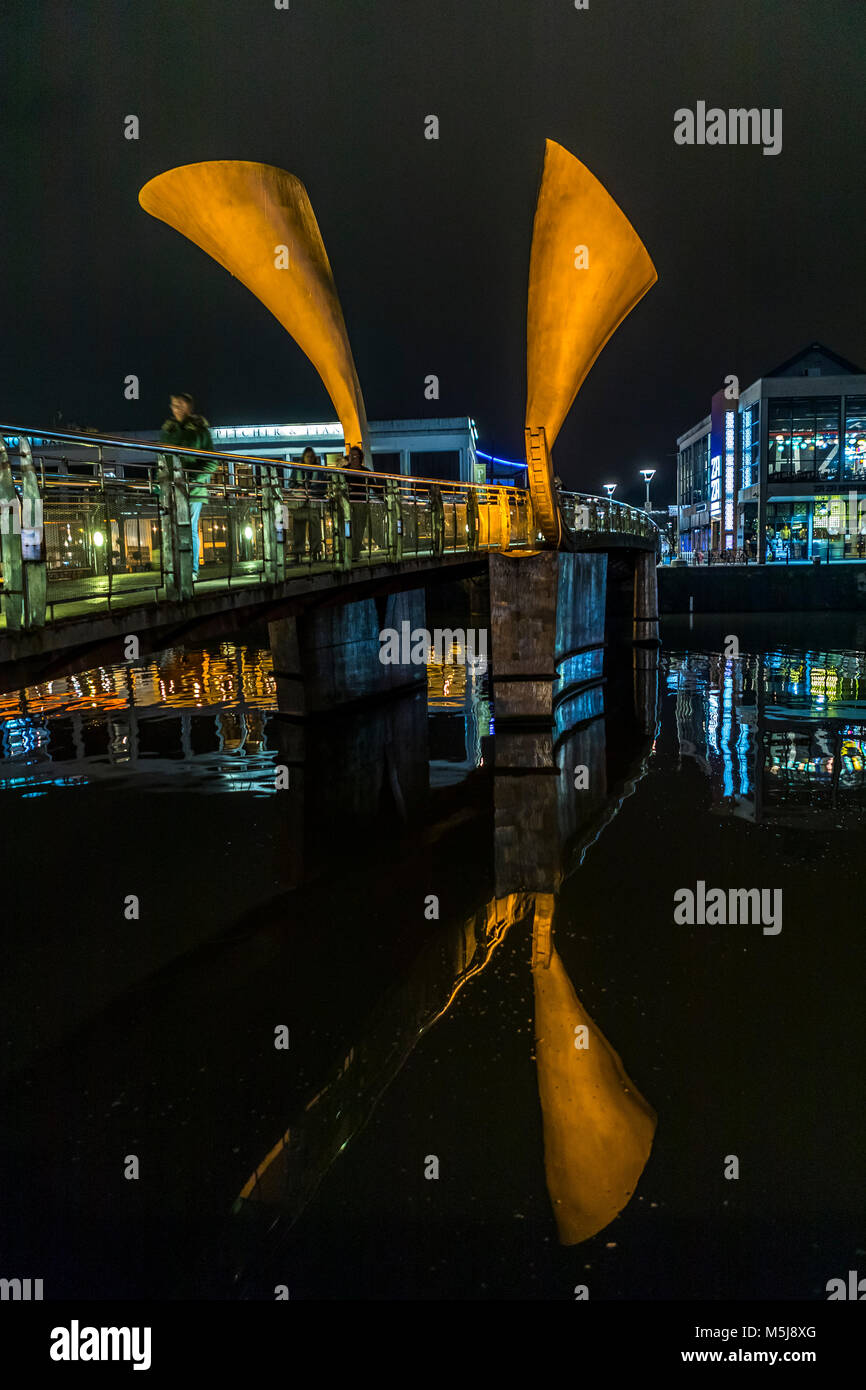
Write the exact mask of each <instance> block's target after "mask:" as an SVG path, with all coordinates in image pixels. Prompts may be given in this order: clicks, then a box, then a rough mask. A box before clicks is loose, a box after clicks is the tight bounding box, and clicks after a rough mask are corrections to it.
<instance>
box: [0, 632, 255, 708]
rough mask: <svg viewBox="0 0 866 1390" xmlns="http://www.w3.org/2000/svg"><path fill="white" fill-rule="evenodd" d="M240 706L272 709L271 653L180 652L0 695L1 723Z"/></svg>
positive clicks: (231, 648) (224, 648) (232, 650)
mask: <svg viewBox="0 0 866 1390" xmlns="http://www.w3.org/2000/svg"><path fill="white" fill-rule="evenodd" d="M241 701H242V702H243V703H244V704H245V705H247V706H251V707H253V708H257V709H263V710H266V709H273V708H274V707H275V704H276V682H275V680H274V674H273V660H272V658H271V653H270V651H269V650H268V649H267V648H266V647H264V648H260V649H257V650H255V651H250V650H249V649H239V648H236V647H234V646H233V645H232V644H231V643H228V642H227V643H224V644H223V645H222V646H221V647H220V649H219V653H218V654H217V655H214V654H213V653H211V652H207V651H195V652H186V651H183V650H182V649H180V648H177V649H171V650H169V651H165V652H160V653H158V655H156V656H154V657H152V658H151V659H150V660H148V661H145V662H135V663H133V664H130V665H129V666H99V667H96V668H95V669H94V670H92V671H82V672H78V673H77V674H75V675H69V676H59V677H57V678H56V679H54V680H50V681H44V682H42V683H40V684H38V685H29V686H25V687H24V688H23V689H22V690H15V691H10V692H8V693H4V694H0V720H3V719H17V718H19V717H20V716H21V715H22V714H23V713H27V714H29V715H45V714H48V715H50V714H59V713H75V712H77V711H80V712H85V713H88V714H91V715H92V714H94V713H95V712H97V711H100V712H102V713H103V714H105V713H111V712H117V711H121V710H125V709H128V708H129V707H130V706H132V705H135V706H137V707H138V708H143V709H146V708H150V707H152V706H155V705H164V706H166V707H167V708H170V709H189V708H198V709H200V708H202V706H214V705H232V704H236V703H238V702H241Z"/></svg>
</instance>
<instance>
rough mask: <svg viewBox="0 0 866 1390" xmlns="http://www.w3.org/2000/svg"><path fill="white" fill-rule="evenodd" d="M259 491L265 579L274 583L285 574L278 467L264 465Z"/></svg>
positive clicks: (283, 530)
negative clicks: (281, 540) (280, 539)
mask: <svg viewBox="0 0 866 1390" xmlns="http://www.w3.org/2000/svg"><path fill="white" fill-rule="evenodd" d="M259 492H260V495H261V508H262V555H263V558H264V571H265V579H266V580H268V582H269V583H271V584H274V583H276V581H277V580H279V579H282V578H283V576H284V574H285V559H284V557H285V545H281V544H280V543H279V540H278V535H279V534H282V535H283V536H285V529H284V528H283V527H281V526H279V525H278V516H279V512H278V508H280V507H281V506H282V497H281V493H280V489H279V486H278V484H277V479H276V469H275V468H272V467H268V466H267V465H263V466H262V468H261V472H260V475H259Z"/></svg>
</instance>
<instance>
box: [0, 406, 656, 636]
mask: <svg viewBox="0 0 866 1390" xmlns="http://www.w3.org/2000/svg"><path fill="white" fill-rule="evenodd" d="M70 445H74V446H75V448H76V454H77V456H76V457H72V458H70V457H68V456H67V455H66V454H64V452H63V449H64V446H70ZM82 450H86V451H92V456H91V458H89V459H88V458H86V457H85V459H84V460H82V458H81V451H82ZM70 452H71V450H70ZM560 503H561V507H562V512H563V516H564V520H565V524H566V526H567V527H569V528H570V529H572V530H573V531H575V532H578V533H579V532H581V531H591V532H596V533H607V534H625V535H634V536H642V537H644V538H646V537H648V536H651V535H654V534H656V531H657V528H656V527H655V525H654V523H653V522H652V520H651V519H650V518H649V517H648V516H647V514H646V513H645V512H642V511H640V510H638V509H636V508H634V507H628V506H625V505H624V504H623V503H620V502H612V501H610V500H609V499H607V498H599V497H594V496H591V495H588V494H583V493H563V494H561V497H560ZM37 516H38V519H37V520H34V518H36V517H37ZM544 544H545V542H544V540H543V538H542V536H541V534H540V533H539V531H538V530H537V526H536V523H535V518H534V514H533V508H532V501H531V497H530V494H529V492H527V491H526V490H524V489H522V488H515V487H509V486H505V485H500V484H485V483H481V484H473V483H461V482H451V481H443V480H439V479H429V478H416V477H411V476H406V475H404V474H391V473H376V472H369V471H367V470H365V469H348V468H346V467H345V466H341V465H337V466H336V467H328V466H324V465H322V464H319V465H318V466H310V465H306V464H303V463H301V462H296V461H294V460H291V461H289V460H284V459H279V458H257V457H254V456H250V455H248V454H235V453H228V452H226V451H222V450H220V451H215V450H201V449H185V450H184V452H183V454H182V455H178V454H177V453H174V452H168V451H167V450H166V448H165V446H164V445H162V444H161V443H160V442H158V441H157V442H149V443H148V442H142V441H140V440H133V439H129V438H125V437H123V436H114V435H97V434H92V433H75V432H63V431H57V430H32V429H25V428H23V427H21V426H17V425H8V424H0V561H2V580H3V588H2V594H3V605H2V612H3V623H4V625H5V627H6V628H7V630H16V629H22V628H24V629H27V628H33V627H40V626H43V625H44V624H45V623H53V622H56V621H60V620H62V619H64V618H73V617H81V616H85V615H88V614H91V613H97V612H100V611H105V610H108V611H114V610H115V609H117V608H121V607H128V606H130V605H132V604H136V603H141V602H142V600H143V596H144V595H146V594H148V593H149V594H150V595H151V601H153V602H157V603H158V602H161V601H164V600H166V599H168V600H184V599H189V598H192V597H193V595H194V593H199V592H210V591H214V590H219V589H222V588H229V589H231V588H235V587H238V586H247V585H256V584H259V585H260V584H267V583H275V582H279V581H282V580H285V579H288V578H292V577H293V576H294V575H297V574H302V573H304V572H305V571H306V572H318V571H319V570H335V569H336V570H343V571H348V570H351V569H352V568H354V567H356V566H362V565H363V566H369V565H374V564H380V563H385V564H388V563H390V564H393V563H399V562H400V561H405V560H411V559H416V558H431V559H440V558H442V557H444V556H448V555H452V554H458V553H470V554H471V553H473V552H476V551H490V550H496V551H504V552H507V551H509V550H526V549H532V550H537V549H539V548H542V547H543V546H544Z"/></svg>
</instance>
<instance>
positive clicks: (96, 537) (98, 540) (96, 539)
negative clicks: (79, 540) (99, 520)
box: [93, 531, 105, 546]
mask: <svg viewBox="0 0 866 1390" xmlns="http://www.w3.org/2000/svg"><path fill="white" fill-rule="evenodd" d="M104 543H105V537H104V536H103V534H102V532H101V531H94V533H93V544H94V545H97V546H98V545H104Z"/></svg>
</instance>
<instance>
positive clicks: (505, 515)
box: [497, 487, 511, 550]
mask: <svg viewBox="0 0 866 1390" xmlns="http://www.w3.org/2000/svg"><path fill="white" fill-rule="evenodd" d="M497 490H498V493H499V496H498V498H497V502H498V503H499V549H500V550H507V549H508V547H509V546H510V544H511V508H510V507H509V505H508V493H507V492H506V491H505V488H504V487H501V488H499V489H497Z"/></svg>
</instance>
